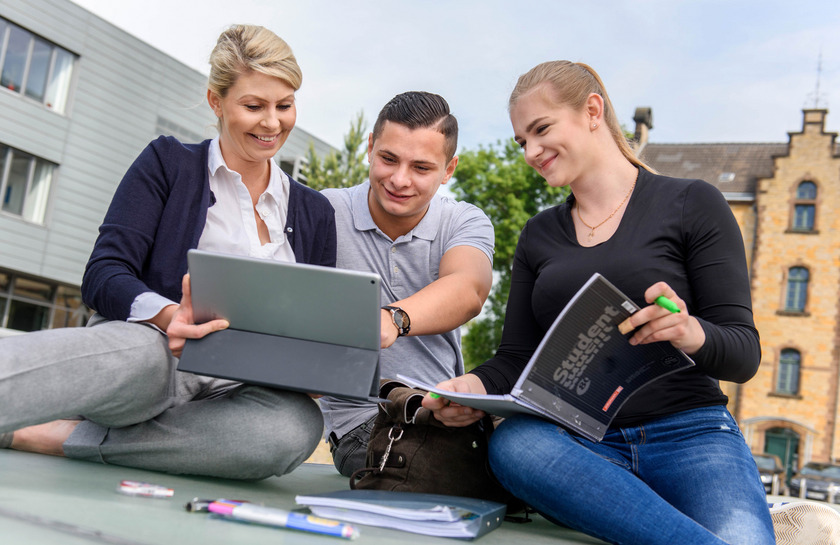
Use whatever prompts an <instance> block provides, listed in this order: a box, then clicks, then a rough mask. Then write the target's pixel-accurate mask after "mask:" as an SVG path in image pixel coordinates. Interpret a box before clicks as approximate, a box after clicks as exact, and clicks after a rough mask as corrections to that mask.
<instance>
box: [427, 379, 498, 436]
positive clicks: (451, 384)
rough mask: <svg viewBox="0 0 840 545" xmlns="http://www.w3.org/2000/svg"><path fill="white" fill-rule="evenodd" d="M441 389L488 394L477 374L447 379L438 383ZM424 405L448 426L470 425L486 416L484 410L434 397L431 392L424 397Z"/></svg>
mask: <svg viewBox="0 0 840 545" xmlns="http://www.w3.org/2000/svg"><path fill="white" fill-rule="evenodd" d="M437 388H439V389H441V390H448V391H450V392H462V393H468V394H486V393H487V390H485V389H484V384H482V383H481V379H479V378H478V377H477V376H475V375H470V374H466V375H461V376H460V377H455V378H453V379H449V380H445V381H443V382H441V383H440V384H438V385H437ZM423 406H424V407H425V408H427V409H429V410H430V411H432V412H433V413H434V415H435V418H437V419H438V420H439V421H440V422H442V423H443V424H444V425H446V426H451V427H453V428H461V427H464V426H469V425H470V424H472V423H473V422H477V421H479V420H481V419H482V418H483V417H484V411H479V410H478V409H472V408H470V407H464V406H463V405H458V404H457V403H451V402H450V401H449V400H448V399H446V398H445V397H439V398H434V397H432V396H431V394H426V397H424V398H423Z"/></svg>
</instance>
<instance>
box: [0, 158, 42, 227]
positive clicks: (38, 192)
mask: <svg viewBox="0 0 840 545" xmlns="http://www.w3.org/2000/svg"><path fill="white" fill-rule="evenodd" d="M54 170H55V165H54V164H53V163H50V162H49V161H45V160H44V159H41V158H40V157H35V156H34V155H30V154H28V153H26V152H23V151H20V150H17V149H14V148H12V147H10V146H6V145H3V144H0V212H4V213H6V214H12V215H15V216H20V217H22V218H23V219H25V220H27V221H31V222H32V223H44V218H45V216H46V212H47V202H48V200H49V195H50V185H51V183H52V176H53V171H54Z"/></svg>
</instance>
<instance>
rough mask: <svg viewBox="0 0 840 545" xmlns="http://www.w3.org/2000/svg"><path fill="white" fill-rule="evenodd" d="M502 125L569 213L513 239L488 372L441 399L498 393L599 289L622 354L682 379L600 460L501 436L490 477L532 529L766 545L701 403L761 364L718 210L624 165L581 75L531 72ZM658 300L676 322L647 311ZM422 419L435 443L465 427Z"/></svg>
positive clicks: (707, 199)
mask: <svg viewBox="0 0 840 545" xmlns="http://www.w3.org/2000/svg"><path fill="white" fill-rule="evenodd" d="M509 109H510V118H511V123H512V125H513V131H514V135H515V139H516V141H517V142H518V143H519V144H520V146H521V147H522V149H523V153H524V154H525V160H526V162H527V163H528V164H529V165H530V166H531V167H533V168H534V169H536V170H537V171H538V172H539V173H540V174H541V175H542V176H543V177H544V178H545V180H546V182H547V183H548V184H549V185H550V186H553V187H560V186H569V187H570V189H571V195H570V197H569V198H568V199H567V201H566V202H565V203H563V204H560V205H558V206H556V207H553V208H550V209H548V210H545V211H543V212H541V213H540V214H538V215H536V216H535V217H533V218H532V219H531V220H530V221H529V222H528V224H527V225H526V226H525V228H524V229H523V231H522V234H521V237H520V239H519V244H518V247H517V250H516V255H515V259H514V264H513V276H512V282H511V290H510V298H509V301H508V307H507V313H506V316H505V326H504V332H503V336H502V341H501V345H500V346H499V349H498V351H497V353H496V356H495V357H494V358H492V359H491V360H489V361H487V362H485V363H484V364H483V365H481V366H479V367H478V368H477V369H475V370H474V371H472V372H471V373H470V374H467V375H464V376H462V377H459V378H456V379H453V380H451V381H448V382H444V383H442V384H441V387H443V388H448V389H450V390H458V391H469V392H474V393H492V394H498V393H508V392H509V391H510V389H511V387H512V386H513V384H514V383H515V382H516V379H517V378H518V376H519V374H520V372H521V371H522V369H523V367H524V366H525V364H526V363H527V361H528V359H529V357H530V356H531V354H532V353H533V352H534V350H535V349H536V347H537V345H538V344H539V342H540V340H541V339H542V337H543V335H544V334H545V332H546V331H547V328H548V327H549V326H550V325H551V323H552V322H553V321H554V319H555V318H556V316H557V315H558V313H559V312H560V310H561V309H562V308H563V307H564V306H565V305H566V303H567V302H568V301H569V299H570V298H571V297H572V296H573V295H574V293H575V292H576V291H577V289H578V288H579V287H580V286H581V285H583V283H584V282H585V281H586V280H587V279H588V278H589V277H590V276H591V275H592V274H593V273H594V272H599V273H601V274H603V275H604V276H605V277H606V278H607V279H609V280H610V281H611V282H612V283H613V284H615V285H616V286H617V287H618V288H619V289H621V291H623V292H624V293H626V294H627V295H629V296H630V297H631V298H632V299H633V300H635V301H636V303H637V304H639V305H640V306H641V307H642V308H641V310H640V311H638V312H637V313H636V314H634V315H633V317H632V318H631V323H632V325H633V326H634V327H636V328H638V329H637V330H636V332H635V334H634V335H633V336H632V337H631V338H630V341H629V342H630V343H631V344H638V343H650V342H661V341H664V342H670V343H671V344H673V345H674V346H676V347H678V348H680V349H682V350H684V351H685V352H686V353H687V354H689V355H690V356H691V357H692V358H693V359H694V361H695V362H696V366H695V367H693V368H690V369H688V370H684V371H681V372H678V373H674V374H671V375H669V376H666V377H664V378H662V379H659V380H658V381H655V382H653V383H651V384H650V385H648V386H646V387H645V388H643V389H642V390H640V391H639V392H637V393H636V394H635V395H634V396H633V397H631V398H630V399H629V400H628V401H627V403H626V404H625V405H624V406H623V407H622V409H621V412H619V414H618V416H617V418H616V419H615V421H614V422H613V424H612V426H611V427H610V429H609V430H608V432H607V434H606V436H605V437H604V439H603V441H601V442H599V443H594V442H592V441H589V440H587V439H585V438H583V437H580V436H577V435H575V434H574V433H571V432H569V431H567V430H565V429H563V428H560V427H558V426H556V425H554V424H551V423H549V422H547V421H544V420H541V419H538V418H532V417H525V416H521V417H515V418H510V419H508V420H506V421H505V422H504V423H503V424H502V425H501V426H500V427H499V428H498V429H497V430H496V432H495V433H494V435H493V436H492V439H491V446H490V462H491V466H492V468H493V471H494V472H495V474H496V476H497V477H498V478H499V480H500V481H501V482H502V484H503V485H504V486H505V487H506V488H508V489H509V490H510V491H511V492H513V493H514V494H515V495H516V496H518V497H520V498H521V499H523V500H524V501H525V502H526V503H528V504H529V505H532V506H533V507H534V508H536V509H537V510H538V511H539V512H541V513H542V514H544V515H545V516H546V517H548V518H550V519H552V520H554V521H556V522H558V523H560V524H564V525H567V526H570V527H572V528H575V529H577V530H580V531H582V532H585V533H587V534H590V535H593V536H596V537H598V538H600V539H603V540H606V541H608V542H611V543H638V544H645V545H657V544H662V545H665V544H669V545H670V544H674V543H679V544H681V545H692V544H700V543H703V544H715V543H721V544H722V543H730V544H744V545H746V544H750V545H755V544H768V543H773V542H774V537H773V526H772V523H771V519H770V514H769V511H768V508H767V503H766V499H765V495H764V487H763V486H762V484H761V481H760V480H759V475H758V471H757V469H756V466H755V463H754V462H753V460H752V457H751V455H750V451H749V448H748V447H747V445H746V443H745V441H744V438H743V436H742V435H741V432H740V431H739V430H738V426H737V424H736V423H735V420H734V419H733V418H732V416H731V415H730V414H729V412H728V411H727V410H726V402H727V398H726V396H725V395H724V394H723V393H722V392H721V390H720V388H719V387H718V380H728V381H735V382H744V381H746V380H749V379H750V378H751V377H752V376H753V375H754V374H755V372H756V370H757V369H758V364H759V359H760V349H759V342H758V332H757V331H756V329H755V326H754V324H753V317H752V310H751V301H750V286H749V281H748V278H747V267H746V260H745V255H744V246H743V241H742V239H741V234H740V231H739V228H738V225H737V223H736V222H735V219H734V217H733V216H732V213H731V211H730V209H729V207H728V205H727V203H726V201H725V200H724V198H723V196H722V195H721V193H720V192H719V191H718V190H717V189H716V188H714V187H713V186H712V185H710V184H708V183H706V182H704V181H701V180H681V179H675V178H668V177H665V176H660V175H658V174H655V173H654V172H652V171H651V170H650V169H649V168H648V167H647V166H646V165H644V164H643V163H641V162H640V161H639V160H638V159H637V158H636V157H635V156H634V154H633V153H632V151H631V150H630V148H629V147H628V145H627V142H626V141H625V139H624V135H623V132H622V130H621V127H620V126H619V123H618V121H617V119H616V115H615V112H614V111H613V108H612V105H611V103H610V99H609V97H608V95H607V92H606V89H605V88H604V85H603V83H602V82H601V79H600V77H598V75H597V74H596V73H595V71H594V70H593V69H592V68H590V67H589V66H586V65H584V64H580V63H572V62H568V61H558V62H548V63H544V64H541V65H539V66H536V67H535V68H533V69H532V70H531V71H529V72H528V73H526V74H524V75H523V76H522V77H521V78H520V79H519V81H518V83H517V85H516V87H515V89H514V91H513V94H512V95H511V98H510V103H509ZM659 296H665V297H667V298H669V299H671V300H672V301H673V302H674V303H676V305H677V306H678V307H679V309H680V312H679V313H671V312H669V311H667V310H665V309H663V308H661V307H659V306H658V305H653V304H651V303H653V301H654V300H655V299H656V298H657V297H659ZM424 404H425V405H427V406H429V407H430V408H432V409H435V411H436V415H437V417H438V419H440V420H442V421H444V422H446V423H448V424H450V425H462V424H466V423H468V422H470V421H472V420H474V419H475V418H477V417H478V416H480V414H481V413H480V412H478V411H474V410H472V409H469V408H466V407H460V406H454V405H453V406H449V407H444V404H443V402H442V401H441V400H432V399H431V398H429V397H427V398H426V399H425V400H424Z"/></svg>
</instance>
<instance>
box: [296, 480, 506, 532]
mask: <svg viewBox="0 0 840 545" xmlns="http://www.w3.org/2000/svg"><path fill="white" fill-rule="evenodd" d="M295 501H296V502H297V503H298V504H299V505H304V506H306V507H308V508H309V509H310V510H311V511H312V513H313V514H315V515H316V516H319V517H324V518H330V519H335V520H342V521H346V522H352V523H355V524H367V525H369V526H379V527H382V528H392V529H395V530H402V531H405V532H413V533H417V534H425V535H430V536H437V537H454V538H462V539H474V538H477V537H480V536H482V535H484V534H486V533H487V532H490V531H491V530H494V529H495V528H498V527H499V525H500V524H501V523H502V520H504V518H505V510H506V508H507V507H506V506H505V504H503V503H497V502H494V501H487V500H479V499H475V498H464V497H460V496H445V495H442V494H419V493H413V492H394V491H390V490H339V491H336V492H326V493H323V494H313V495H310V496H296V497H295Z"/></svg>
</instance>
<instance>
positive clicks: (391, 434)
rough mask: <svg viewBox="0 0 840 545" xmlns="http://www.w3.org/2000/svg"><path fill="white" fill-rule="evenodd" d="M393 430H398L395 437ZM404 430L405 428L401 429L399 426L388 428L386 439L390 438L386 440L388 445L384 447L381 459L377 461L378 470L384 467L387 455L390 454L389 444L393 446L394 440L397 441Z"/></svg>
mask: <svg viewBox="0 0 840 545" xmlns="http://www.w3.org/2000/svg"><path fill="white" fill-rule="evenodd" d="M394 430H398V431H399V434H398V435H397V436H396V437H394ZM404 431H405V430H404V429H402V428H401V427H400V426H394V427H392V428H391V429H390V430H388V439H390V441H388V446H387V447H385V454H383V455H382V460H381V461H380V462H379V471H380V472H382V470H384V469H385V462H387V461H388V456H390V455H391V446H393V444H394V441H399V440H400V439H401V438H402V436H403V432H404Z"/></svg>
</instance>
